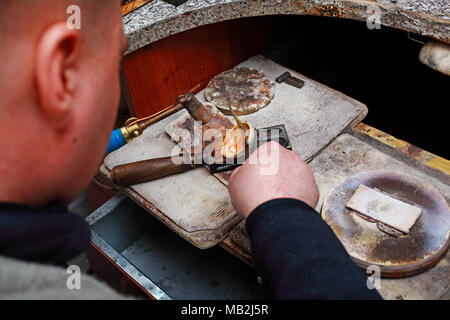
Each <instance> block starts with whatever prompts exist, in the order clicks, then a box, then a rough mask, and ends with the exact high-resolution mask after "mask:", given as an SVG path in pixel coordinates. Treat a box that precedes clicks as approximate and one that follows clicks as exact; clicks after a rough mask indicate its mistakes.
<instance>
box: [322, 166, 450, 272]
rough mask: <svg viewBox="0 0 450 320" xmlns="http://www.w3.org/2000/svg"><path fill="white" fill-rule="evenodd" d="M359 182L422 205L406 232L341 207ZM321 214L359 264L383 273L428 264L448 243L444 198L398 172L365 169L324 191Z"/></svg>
mask: <svg viewBox="0 0 450 320" xmlns="http://www.w3.org/2000/svg"><path fill="white" fill-rule="evenodd" d="M360 184H363V185H365V186H367V187H369V188H372V189H378V190H379V191H381V192H384V193H386V194H388V195H390V196H391V197H393V198H396V199H398V200H401V201H403V202H405V203H409V204H411V205H414V206H416V207H419V208H421V209H422V213H421V216H420V217H419V219H418V220H417V221H416V223H415V224H414V225H413V226H412V228H411V229H410V231H409V233H408V234H402V233H396V232H392V231H393V230H395V229H393V230H392V229H391V228H389V227H388V226H385V225H382V224H381V225H380V223H376V221H374V220H372V219H365V217H364V216H363V215H361V214H359V213H358V212H356V211H353V210H351V209H349V208H347V207H346V203H347V201H348V200H349V199H350V197H351V196H352V195H353V193H354V191H355V190H356V189H357V188H358V186H359V185H360ZM322 218H323V219H324V220H325V221H326V222H327V223H328V225H329V226H330V227H331V228H332V229H333V231H334V233H335V234H336V236H337V237H338V238H339V240H340V241H341V243H342V244H343V245H344V247H345V249H346V250H347V252H348V253H349V254H350V256H351V257H352V258H353V260H354V261H355V262H356V263H357V264H358V265H359V266H360V267H361V268H363V269H367V267H368V266H370V265H377V266H378V267H380V271H381V276H383V277H387V278H399V277H404V276H409V275H413V274H416V273H419V272H422V271H424V270H426V269H428V268H431V267H432V266H434V265H435V264H436V263H437V262H439V260H440V258H441V257H442V256H443V255H444V254H445V253H446V251H447V250H448V248H449V245H450V239H449V235H450V210H449V207H448V204H447V201H446V200H445V199H444V197H443V196H442V195H441V194H440V193H439V192H438V191H437V190H436V189H435V188H434V187H433V186H431V185H430V184H429V183H426V182H424V181H421V180H419V179H418V178H415V177H413V176H410V175H406V174H403V173H401V174H399V173H396V172H388V171H369V172H364V173H361V174H359V175H356V176H354V177H351V178H349V179H347V180H346V181H344V182H343V183H342V184H341V185H340V186H338V187H337V188H335V189H334V190H332V191H331V192H330V194H329V195H328V196H327V198H326V200H325V202H324V205H323V207H322Z"/></svg>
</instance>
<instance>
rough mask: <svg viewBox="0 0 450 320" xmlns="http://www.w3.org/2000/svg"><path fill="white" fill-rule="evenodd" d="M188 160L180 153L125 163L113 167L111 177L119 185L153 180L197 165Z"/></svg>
mask: <svg viewBox="0 0 450 320" xmlns="http://www.w3.org/2000/svg"><path fill="white" fill-rule="evenodd" d="M186 160H187V159H186V158H185V157H184V156H183V155H179V156H175V157H166V158H158V159H150V160H144V161H138V162H133V163H128V164H123V165H120V166H116V167H114V168H113V169H112V171H111V178H112V180H113V182H114V183H115V184H116V185H119V186H127V185H133V184H138V183H142V182H147V181H152V180H156V179H159V178H162V177H166V176H169V175H172V174H175V173H180V172H185V171H188V170H190V169H193V168H195V167H196V166H195V165H193V164H191V163H190V161H186Z"/></svg>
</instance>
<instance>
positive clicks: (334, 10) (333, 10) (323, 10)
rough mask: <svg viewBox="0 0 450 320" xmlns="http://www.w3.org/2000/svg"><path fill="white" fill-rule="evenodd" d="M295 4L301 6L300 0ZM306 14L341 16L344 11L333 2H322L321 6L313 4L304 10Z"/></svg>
mask: <svg viewBox="0 0 450 320" xmlns="http://www.w3.org/2000/svg"><path fill="white" fill-rule="evenodd" d="M297 6H299V7H300V6H302V7H303V5H302V4H301V1H297ZM306 13H307V14H311V15H320V16H326V17H342V16H343V15H344V12H343V11H342V9H341V8H340V7H339V6H337V5H334V4H324V5H321V6H314V7H313V8H311V9H307V10H306Z"/></svg>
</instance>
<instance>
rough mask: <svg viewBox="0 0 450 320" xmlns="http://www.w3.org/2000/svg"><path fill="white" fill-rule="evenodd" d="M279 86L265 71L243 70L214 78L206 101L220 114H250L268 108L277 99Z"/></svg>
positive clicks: (243, 68)
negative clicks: (276, 94) (220, 112)
mask: <svg viewBox="0 0 450 320" xmlns="http://www.w3.org/2000/svg"><path fill="white" fill-rule="evenodd" d="M274 87H275V83H274V82H273V81H272V80H270V78H269V77H268V76H267V75H266V74H265V73H264V72H262V71H260V70H257V69H253V68H247V67H239V68H234V69H231V70H228V71H225V72H222V73H221V74H219V75H217V76H216V77H214V78H213V79H212V80H211V81H210V82H209V84H208V86H207V87H206V89H205V98H206V100H207V101H209V102H211V103H213V104H214V105H215V106H216V107H217V108H218V109H219V110H220V111H222V112H223V113H224V114H226V115H230V114H231V113H230V111H229V107H231V108H232V109H233V111H234V112H235V113H236V114H237V115H244V114H250V113H254V112H256V111H258V110H259V109H261V108H264V107H265V106H267V105H268V104H269V103H270V102H271V101H272V99H273V97H274V96H275V95H274Z"/></svg>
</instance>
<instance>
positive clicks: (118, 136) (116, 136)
mask: <svg viewBox="0 0 450 320" xmlns="http://www.w3.org/2000/svg"><path fill="white" fill-rule="evenodd" d="M126 144H127V141H126V140H125V138H124V137H123V134H122V132H121V131H120V129H116V130H114V131H113V132H112V133H111V138H110V139H109V144H108V149H107V150H106V154H109V153H111V152H113V151H114V150H117V149H119V148H120V147H123V146H124V145H126Z"/></svg>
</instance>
